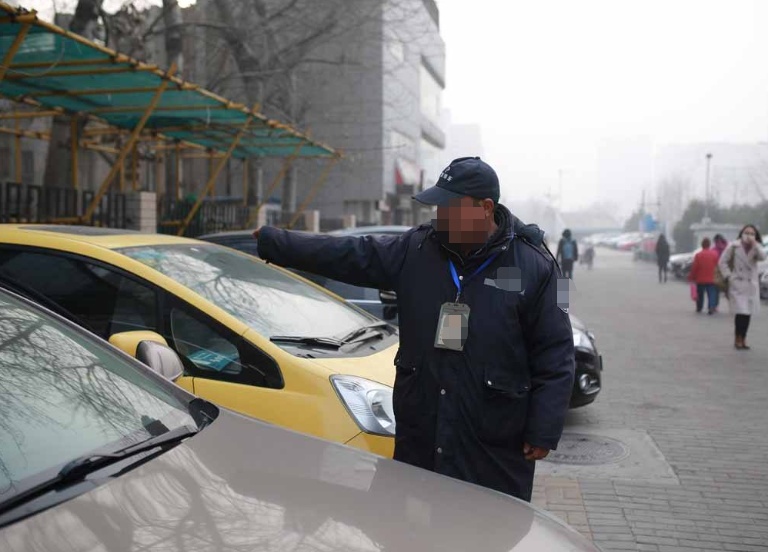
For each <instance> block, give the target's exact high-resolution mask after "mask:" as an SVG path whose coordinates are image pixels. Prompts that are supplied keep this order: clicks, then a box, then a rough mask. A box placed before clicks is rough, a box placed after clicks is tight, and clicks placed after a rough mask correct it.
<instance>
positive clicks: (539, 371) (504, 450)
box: [254, 157, 574, 501]
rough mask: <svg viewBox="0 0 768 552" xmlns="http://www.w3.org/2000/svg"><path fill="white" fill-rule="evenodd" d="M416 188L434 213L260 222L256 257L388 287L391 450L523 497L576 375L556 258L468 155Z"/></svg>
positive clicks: (558, 426) (556, 434) (552, 440)
mask: <svg viewBox="0 0 768 552" xmlns="http://www.w3.org/2000/svg"><path fill="white" fill-rule="evenodd" d="M414 199H416V200H417V201H419V202H421V203H423V204H426V205H436V206H437V217H436V220H434V221H433V223H432V224H425V225H422V226H419V227H418V228H413V229H411V230H409V231H408V232H406V233H404V234H401V235H399V236H380V237H372V236H366V237H360V238H358V237H332V236H317V235H309V234H306V233H301V232H292V231H288V230H280V229H276V228H269V227H265V228H262V229H260V230H257V231H256V232H254V237H256V239H257V240H258V251H259V255H260V256H261V258H263V259H265V260H267V261H269V262H273V263H276V264H278V265H282V266H286V267H291V268H295V269H301V270H305V271H308V272H314V273H317V274H321V275H323V276H326V277H328V278H332V279H334V280H340V281H343V282H346V283H349V284H353V285H357V286H363V287H374V288H378V289H388V290H394V291H395V292H396V293H397V303H398V310H399V313H400V350H399V351H398V353H397V356H396V358H395V366H396V373H397V375H396V378H395V387H394V398H393V408H394V412H395V417H396V421H397V426H396V427H397V429H396V436H395V454H394V456H395V459H396V460H400V461H403V462H406V463H408V464H412V465H414V466H419V467H422V468H425V469H428V470H432V471H435V472H438V473H441V474H444V475H448V476H451V477H455V478H458V479H462V480H464V481H469V482H471V483H476V484H479V485H483V486H486V487H490V488H492V489H496V490H498V491H501V492H503V493H507V494H510V495H513V496H516V497H518V498H521V499H523V500H528V501H530V499H531V492H532V487H533V475H534V471H535V461H536V460H541V459H543V458H545V457H546V456H547V455H548V453H549V451H550V450H551V449H554V448H555V447H556V446H557V443H558V441H559V439H560V435H561V433H562V430H563V424H564V419H565V414H566V412H567V410H568V404H569V401H570V395H571V389H572V386H573V377H574V376H573V372H574V346H573V334H572V329H571V324H570V319H569V316H568V312H567V311H568V308H567V304H564V303H563V302H562V298H558V287H560V286H559V285H558V284H559V281H558V271H557V267H556V264H555V261H554V259H553V258H552V256H551V254H549V253H548V252H546V251H545V250H544V249H543V247H542V239H543V232H542V231H541V230H539V228H538V227H537V226H535V225H525V224H523V223H522V222H521V221H520V220H519V219H517V218H516V217H515V216H513V215H512V214H511V213H510V212H509V210H508V209H507V208H506V207H504V206H503V205H500V204H499V203H498V202H499V181H498V177H497V176H496V173H495V171H494V170H493V169H492V168H491V167H490V166H489V165H488V164H486V163H485V162H483V161H482V160H481V159H480V158H479V157H464V158H460V159H456V160H454V161H453V162H451V164H450V165H449V166H448V167H447V168H446V169H445V170H444V171H443V172H442V173H441V175H440V177H439V179H438V181H437V184H436V185H435V186H433V187H432V188H429V189H427V190H424V191H423V192H421V193H420V194H418V195H417V196H415V198H414Z"/></svg>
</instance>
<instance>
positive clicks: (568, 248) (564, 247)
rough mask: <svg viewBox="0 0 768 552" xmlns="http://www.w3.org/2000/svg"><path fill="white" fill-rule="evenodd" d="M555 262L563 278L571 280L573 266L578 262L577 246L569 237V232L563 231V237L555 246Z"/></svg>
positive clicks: (567, 230)
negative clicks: (558, 265) (558, 264)
mask: <svg viewBox="0 0 768 552" xmlns="http://www.w3.org/2000/svg"><path fill="white" fill-rule="evenodd" d="M556 257H557V261H558V262H559V263H560V267H561V268H562V270H563V277H564V278H570V279H571V280H573V264H574V263H575V262H576V261H578V260H579V246H578V245H577V244H576V240H574V239H573V238H572V237H571V231H570V230H569V229H568V228H566V229H565V230H563V237H562V238H560V242H559V243H558V244H557V255H556Z"/></svg>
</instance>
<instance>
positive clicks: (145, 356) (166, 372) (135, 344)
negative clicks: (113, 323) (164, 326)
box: [109, 331, 184, 381]
mask: <svg viewBox="0 0 768 552" xmlns="http://www.w3.org/2000/svg"><path fill="white" fill-rule="evenodd" d="M109 342H110V343H111V344H112V345H114V346H115V347H117V348H118V349H120V350H122V351H123V352H125V353H128V354H129V355H131V356H132V357H134V358H135V359H136V360H138V361H140V362H142V363H144V364H146V365H147V366H148V367H149V368H150V369H151V370H152V371H153V372H156V373H157V374H159V375H161V376H162V377H164V378H165V379H167V380H169V381H176V380H177V379H179V378H180V377H181V376H182V375H183V374H184V364H183V363H182V361H181V358H179V355H178V354H176V351H174V350H173V349H171V348H170V347H168V343H167V342H166V341H165V339H164V338H163V336H161V335H160V334H157V333H155V332H149V331H134V332H121V333H118V334H114V335H112V336H111V337H110V338H109Z"/></svg>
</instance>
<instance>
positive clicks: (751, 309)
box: [719, 224, 766, 349]
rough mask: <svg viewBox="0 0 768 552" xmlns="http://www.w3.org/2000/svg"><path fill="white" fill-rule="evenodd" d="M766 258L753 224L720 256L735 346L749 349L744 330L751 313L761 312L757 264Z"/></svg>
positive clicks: (747, 326) (747, 327)
mask: <svg viewBox="0 0 768 552" xmlns="http://www.w3.org/2000/svg"><path fill="white" fill-rule="evenodd" d="M765 258H766V254H765V249H764V248H763V238H762V236H760V232H759V231H758V230H757V227H756V226H755V225H753V224H747V225H746V226H745V227H744V228H742V229H741V232H739V236H738V238H737V239H736V241H734V242H732V243H731V244H730V245H728V247H727V248H726V250H725V251H724V252H723V254H722V256H721V257H720V263H719V267H720V272H721V273H722V275H723V277H724V278H725V279H726V281H727V282H728V284H727V285H728V287H727V292H726V296H727V297H728V303H729V305H730V310H731V314H733V315H735V317H734V326H735V332H734V333H735V339H734V347H736V348H737V349H749V346H748V345H747V343H746V339H747V330H749V323H750V320H751V317H752V315H753V314H756V313H757V312H758V311H759V309H760V283H759V282H758V272H757V263H759V262H760V261H764V260H765Z"/></svg>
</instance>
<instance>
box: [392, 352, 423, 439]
mask: <svg viewBox="0 0 768 552" xmlns="http://www.w3.org/2000/svg"><path fill="white" fill-rule="evenodd" d="M398 357H399V355H398ZM395 369H396V374H395V387H394V389H393V392H392V408H393V410H394V412H395V423H396V424H397V427H398V429H402V428H406V427H415V426H418V425H419V420H420V419H422V412H421V410H422V409H423V406H424V401H423V399H424V390H423V388H422V387H423V386H422V385H421V362H419V361H411V362H409V361H404V360H402V359H400V358H397V359H396V364H395Z"/></svg>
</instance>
